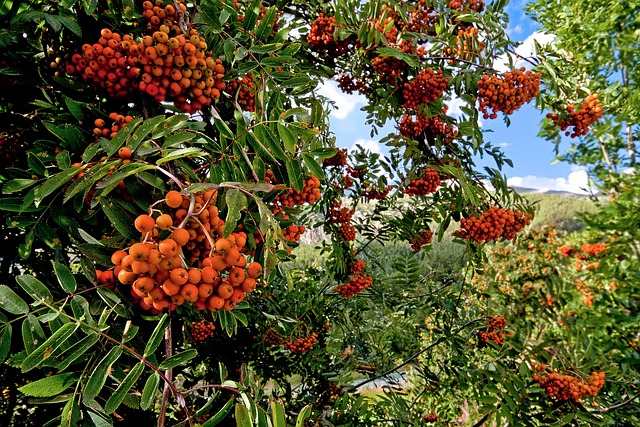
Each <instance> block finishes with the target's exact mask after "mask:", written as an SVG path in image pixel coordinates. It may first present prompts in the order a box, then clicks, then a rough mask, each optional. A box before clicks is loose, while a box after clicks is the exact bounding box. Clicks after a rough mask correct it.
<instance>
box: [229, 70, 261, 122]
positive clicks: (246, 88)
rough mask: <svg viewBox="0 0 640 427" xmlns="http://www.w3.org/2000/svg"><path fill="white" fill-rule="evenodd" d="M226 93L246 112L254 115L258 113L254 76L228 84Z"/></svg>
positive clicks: (249, 75)
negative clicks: (255, 112)
mask: <svg viewBox="0 0 640 427" xmlns="http://www.w3.org/2000/svg"><path fill="white" fill-rule="evenodd" d="M225 91H226V92H227V93H228V94H230V95H231V97H232V98H233V99H234V100H235V101H236V102H237V103H238V105H239V106H240V108H242V109H243V110H244V111H248V112H250V113H253V112H254V111H256V97H255V92H256V86H255V83H254V80H253V74H251V73H249V74H247V75H246V76H244V77H242V78H240V79H236V80H231V81H230V82H227V87H226V89H225Z"/></svg>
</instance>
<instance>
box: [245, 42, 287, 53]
mask: <svg viewBox="0 0 640 427" xmlns="http://www.w3.org/2000/svg"><path fill="white" fill-rule="evenodd" d="M282 46H283V45H282V43H270V44H263V45H256V46H251V47H250V48H249V52H251V53H257V54H258V55H264V54H265V53H272V52H275V51H276V50H278V49H282Z"/></svg>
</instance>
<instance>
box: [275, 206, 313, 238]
mask: <svg viewBox="0 0 640 427" xmlns="http://www.w3.org/2000/svg"><path fill="white" fill-rule="evenodd" d="M278 215H279V217H280V219H283V220H288V219H290V218H289V215H287V214H286V213H284V212H283V211H280V212H278ZM306 230H307V228H306V227H305V226H304V225H296V224H291V225H289V226H288V227H285V228H283V229H282V234H283V235H284V238H285V239H287V240H288V241H290V242H299V241H300V237H301V236H302V234H303V233H304V232H305V231H306Z"/></svg>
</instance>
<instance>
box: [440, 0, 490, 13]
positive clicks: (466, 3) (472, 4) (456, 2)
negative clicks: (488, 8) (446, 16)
mask: <svg viewBox="0 0 640 427" xmlns="http://www.w3.org/2000/svg"><path fill="white" fill-rule="evenodd" d="M449 8H450V9H454V10H462V11H464V10H473V11H475V12H482V11H483V10H484V1H482V0H451V1H450V2H449Z"/></svg>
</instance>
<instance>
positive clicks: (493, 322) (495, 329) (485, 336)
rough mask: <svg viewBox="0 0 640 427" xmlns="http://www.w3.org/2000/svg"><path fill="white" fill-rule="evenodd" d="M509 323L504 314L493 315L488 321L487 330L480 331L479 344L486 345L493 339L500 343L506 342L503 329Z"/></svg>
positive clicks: (478, 333)
mask: <svg viewBox="0 0 640 427" xmlns="http://www.w3.org/2000/svg"><path fill="white" fill-rule="evenodd" d="M506 325H507V320H506V319H505V318H504V316H491V317H489V322H488V323H487V328H486V330H485V331H478V332H477V335H478V345H479V346H480V347H484V346H486V345H487V343H488V342H489V341H493V342H494V343H496V344H498V345H502V344H504V335H503V334H502V330H503V329H504V327H505V326H506Z"/></svg>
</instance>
